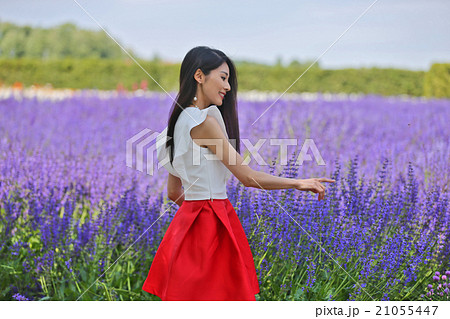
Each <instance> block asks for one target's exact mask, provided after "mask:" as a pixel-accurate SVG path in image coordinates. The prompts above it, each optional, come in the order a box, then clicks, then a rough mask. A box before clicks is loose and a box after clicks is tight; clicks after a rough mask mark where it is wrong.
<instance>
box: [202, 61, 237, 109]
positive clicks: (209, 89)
mask: <svg viewBox="0 0 450 319" xmlns="http://www.w3.org/2000/svg"><path fill="white" fill-rule="evenodd" d="M229 75H230V70H229V68H228V64H227V63H226V62H224V63H223V64H222V65H221V66H219V67H218V68H217V69H214V70H212V71H211V72H210V73H209V74H208V76H206V78H205V79H206V80H205V83H204V84H203V85H202V91H203V95H204V97H205V102H206V101H208V102H209V104H214V105H222V103H223V98H224V96H225V94H226V93H227V92H228V91H230V90H231V86H230V84H229V83H228V77H229Z"/></svg>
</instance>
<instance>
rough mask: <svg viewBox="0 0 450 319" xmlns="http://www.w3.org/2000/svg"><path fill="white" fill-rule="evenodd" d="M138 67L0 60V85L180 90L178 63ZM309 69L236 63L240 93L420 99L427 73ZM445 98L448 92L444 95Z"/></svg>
mask: <svg viewBox="0 0 450 319" xmlns="http://www.w3.org/2000/svg"><path fill="white" fill-rule="evenodd" d="M136 61H137V62H138V63H139V64H140V65H141V66H142V68H143V69H144V70H145V71H144V70H142V69H141V68H140V67H139V66H138V65H137V64H136V63H135V62H134V61H132V60H131V59H100V58H85V59H79V58H73V57H67V58H64V59H47V60H42V59H36V58H20V59H5V58H0V81H1V82H3V83H4V84H5V85H12V84H14V82H21V83H22V84H23V85H24V86H30V85H33V84H35V85H36V84H37V85H44V84H46V83H51V84H52V86H53V87H55V88H74V89H83V88H91V89H103V90H112V89H116V88H117V85H118V84H119V83H120V84H122V85H123V86H124V87H125V88H126V89H129V90H131V89H132V88H133V84H136V83H140V82H141V81H147V83H148V86H147V88H148V89H149V90H152V91H161V92H162V91H163V90H162V88H164V90H166V91H171V90H177V89H178V86H179V84H178V80H179V79H178V76H179V72H180V64H179V63H174V64H172V63H166V62H163V61H161V60H159V59H158V60H150V61H148V60H140V59H137V60H136ZM308 67H309V66H306V65H301V64H296V63H294V64H292V63H291V65H290V66H280V65H279V66H269V65H263V64H255V63H247V62H237V63H236V68H237V72H238V80H239V88H238V89H239V91H249V90H258V91H277V92H284V91H285V90H286V89H288V88H289V89H288V91H287V92H288V93H295V92H297V93H298V92H322V93H341V92H342V93H362V94H369V93H370V94H379V95H385V96H388V95H398V94H408V95H411V96H422V95H423V83H424V75H425V72H422V71H407V70H395V69H378V68H371V69H365V68H363V69H342V70H322V69H320V68H318V67H311V68H310V69H309V70H308V71H307V72H305V71H306V70H307V68H308ZM146 72H147V73H148V74H149V75H150V76H151V77H149V76H148V75H147V74H146ZM304 72H305V73H304ZM303 73H304V75H303V76H301V75H302V74H303ZM300 76H301V77H300ZM152 78H153V79H152ZM297 79H298V80H297ZM447 81H448V80H447ZM294 82H295V83H294ZM291 85H292V86H291ZM160 86H161V87H162V88H161V87H160ZM447 87H448V85H447ZM433 92H434V91H433ZM448 92H449V91H448V88H447V94H449V93H448Z"/></svg>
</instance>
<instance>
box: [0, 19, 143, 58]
mask: <svg viewBox="0 0 450 319" xmlns="http://www.w3.org/2000/svg"><path fill="white" fill-rule="evenodd" d="M108 32H109V31H108ZM109 33H111V32H109ZM126 50H127V51H128V52H129V53H130V54H131V55H133V56H135V57H136V54H135V53H134V52H133V50H131V49H127V48H126ZM126 56H127V54H126V53H125V52H123V50H122V49H121V48H120V47H119V46H118V45H117V43H115V41H113V40H112V39H111V38H110V37H109V36H108V35H107V34H106V33H105V32H104V31H103V30H99V31H92V30H84V29H79V28H78V27H77V26H76V25H75V24H73V23H64V24H61V25H59V26H56V27H53V28H47V29H45V28H40V27H31V26H28V25H26V26H18V25H15V24H13V23H9V22H1V23H0V57H6V58H21V57H33V58H43V59H47V58H66V57H76V58H101V59H120V58H123V57H126Z"/></svg>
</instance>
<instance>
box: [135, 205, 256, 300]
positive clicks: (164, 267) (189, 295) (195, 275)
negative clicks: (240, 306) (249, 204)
mask: <svg viewBox="0 0 450 319" xmlns="http://www.w3.org/2000/svg"><path fill="white" fill-rule="evenodd" d="M142 289H143V290H144V291H146V292H148V293H151V294H153V295H156V296H158V297H160V298H161V300H256V298H255V294H257V293H259V283H258V278H257V276H256V270H255V264H254V261H253V255H252V252H251V250H250V246H249V244H248V240H247V237H246V235H245V232H244V229H243V228H242V225H241V222H240V220H239V218H238V216H237V214H236V211H235V210H234V207H233V205H232V204H231V202H230V201H229V199H228V198H225V199H214V200H212V201H211V200H209V199H208V200H185V201H183V203H182V205H181V207H180V208H179V209H178V211H177V212H176V214H175V216H174V218H173V219H172V222H171V223H170V225H169V227H168V229H167V231H166V233H165V234H164V237H163V239H162V241H161V244H160V245H159V247H158V250H157V252H156V254H155V258H154V259H153V262H152V264H151V267H150V270H149V272H148V276H147V279H146V280H145V282H144V285H143V286H142Z"/></svg>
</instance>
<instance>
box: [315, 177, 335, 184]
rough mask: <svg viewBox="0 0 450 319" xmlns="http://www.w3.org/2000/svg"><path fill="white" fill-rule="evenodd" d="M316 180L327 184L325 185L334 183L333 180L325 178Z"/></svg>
mask: <svg viewBox="0 0 450 319" xmlns="http://www.w3.org/2000/svg"><path fill="white" fill-rule="evenodd" d="M318 180H319V182H327V183H334V182H336V181H335V180H334V179H330V178H326V177H322V178H318Z"/></svg>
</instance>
